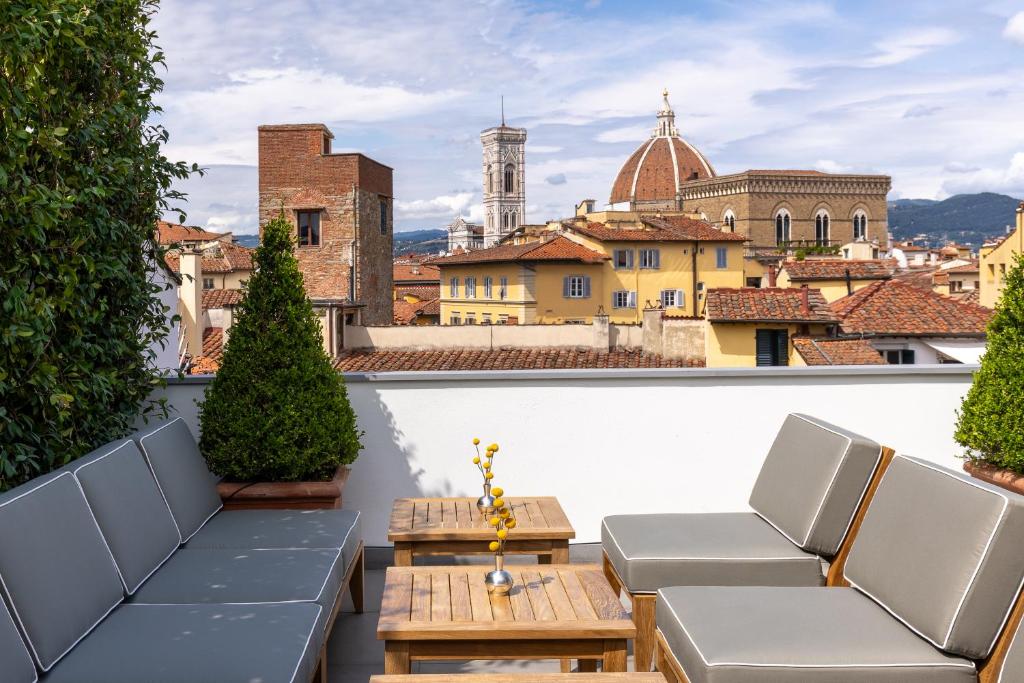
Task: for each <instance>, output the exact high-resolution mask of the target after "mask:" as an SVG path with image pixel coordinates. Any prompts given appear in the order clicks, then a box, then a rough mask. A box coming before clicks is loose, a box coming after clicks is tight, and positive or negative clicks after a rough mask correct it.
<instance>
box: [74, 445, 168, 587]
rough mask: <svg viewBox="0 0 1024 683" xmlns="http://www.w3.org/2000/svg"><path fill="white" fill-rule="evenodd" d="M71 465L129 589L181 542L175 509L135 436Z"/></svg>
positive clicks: (99, 450)
mask: <svg viewBox="0 0 1024 683" xmlns="http://www.w3.org/2000/svg"><path fill="white" fill-rule="evenodd" d="M71 466H72V467H73V468H74V470H73V472H74V475H75V477H76V478H77V479H78V483H79V484H81V486H82V491H84V492H85V498H86V500H87V501H88V502H89V507H90V508H92V512H93V514H94V515H95V516H96V522H97V523H98V524H99V525H100V531H102V532H103V536H104V538H106V539H107V545H109V546H110V552H111V553H113V555H114V562H116V563H117V568H118V570H119V572H120V574H121V580H122V582H123V583H124V587H125V590H126V591H127V593H128V594H129V595H131V594H132V593H134V592H135V591H136V589H138V587H139V586H141V585H142V582H143V581H145V580H146V579H147V578H149V575H150V574H152V573H153V572H154V571H156V569H157V567H159V566H160V565H161V564H163V563H164V561H165V560H166V559H167V558H168V557H170V556H171V553H173V552H174V551H175V550H177V548H178V545H179V544H180V543H181V538H180V536H179V535H178V527H176V526H175V525H174V519H173V518H172V517H171V511H170V510H168V509H167V504H166V503H165V502H164V499H163V496H161V495H160V489H158V488H157V486H156V480H155V479H153V473H152V472H150V470H149V467H148V466H147V465H146V461H145V460H144V459H143V457H142V453H140V452H139V448H138V446H136V445H135V442H134V441H132V440H131V439H121V440H120V441H114V442H113V443H109V444H107V445H106V446H104V447H103V448H99V449H97V450H95V451H93V452H92V453H90V454H88V455H86V456H84V457H82V458H81V459H79V460H77V461H75V462H74V463H72V465H71Z"/></svg>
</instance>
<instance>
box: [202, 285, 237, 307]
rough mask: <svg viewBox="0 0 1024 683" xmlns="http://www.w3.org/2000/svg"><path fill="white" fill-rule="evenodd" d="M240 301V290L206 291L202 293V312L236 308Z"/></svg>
mask: <svg viewBox="0 0 1024 683" xmlns="http://www.w3.org/2000/svg"><path fill="white" fill-rule="evenodd" d="M241 300H242V290H240V289H207V290H204V291H203V310H206V309H208V308H224V307H226V306H236V305H237V304H238V303H239V302H240V301H241Z"/></svg>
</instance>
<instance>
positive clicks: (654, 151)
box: [609, 136, 715, 204]
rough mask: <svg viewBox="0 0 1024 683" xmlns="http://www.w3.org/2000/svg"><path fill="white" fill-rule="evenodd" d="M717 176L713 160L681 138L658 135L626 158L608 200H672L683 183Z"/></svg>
mask: <svg viewBox="0 0 1024 683" xmlns="http://www.w3.org/2000/svg"><path fill="white" fill-rule="evenodd" d="M714 177H715V170H714V169H713V168H711V164H709V163H708V162H707V160H706V159H705V158H704V157H703V156H702V155H701V154H700V152H698V151H697V150H696V149H694V148H693V147H691V146H690V145H689V144H687V143H686V142H684V141H683V139H682V138H679V137H674V136H673V137H656V138H652V139H650V140H648V141H646V142H644V143H643V144H642V145H640V147H638V148H637V150H636V151H635V152H633V154H632V155H630V157H629V158H628V159H626V163H625V164H623V165H622V168H621V169H620V170H619V175H618V176H617V177H616V178H615V182H614V183H613V184H612V193H611V198H610V200H609V201H610V202H611V203H612V204H618V203H619V202H630V201H640V202H642V201H650V200H658V199H661V200H673V199H675V198H676V196H677V195H678V193H679V188H680V185H682V184H683V183H685V182H688V181H690V180H704V179H706V178H714Z"/></svg>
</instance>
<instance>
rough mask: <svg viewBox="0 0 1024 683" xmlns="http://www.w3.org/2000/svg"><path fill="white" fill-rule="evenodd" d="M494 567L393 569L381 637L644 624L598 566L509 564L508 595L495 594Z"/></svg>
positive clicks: (600, 633) (503, 634)
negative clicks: (491, 585)
mask: <svg viewBox="0 0 1024 683" xmlns="http://www.w3.org/2000/svg"><path fill="white" fill-rule="evenodd" d="M490 569H491V567H488V566H470V565H463V566H456V567H389V568H388V570H387V579H386V581H385V584H384V597H383V602H382V605H381V611H380V621H379V622H378V624H377V638H378V639H380V640H533V639H553V638H565V639H589V638H595V639H599V638H634V637H635V636H636V627H635V626H634V625H633V622H632V620H631V619H630V618H629V614H628V613H627V612H626V610H625V609H623V607H622V603H620V602H619V598H618V596H617V595H615V593H613V592H612V589H611V586H609V585H608V580H607V579H605V577H604V574H603V573H602V572H601V567H600V566H599V565H596V564H547V565H507V566H506V567H505V569H507V570H508V571H509V572H511V574H512V576H513V577H514V579H515V585H514V586H513V588H512V591H511V592H510V593H509V594H508V595H503V596H497V595H490V594H488V593H487V587H486V586H485V585H484V574H486V573H487V572H488V571H489V570H490Z"/></svg>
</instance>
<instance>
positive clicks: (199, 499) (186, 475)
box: [134, 417, 222, 543]
mask: <svg viewBox="0 0 1024 683" xmlns="http://www.w3.org/2000/svg"><path fill="white" fill-rule="evenodd" d="M134 438H135V440H136V442H137V443H138V444H139V447H140V448H141V449H142V452H143V454H144V455H145V456H146V461H147V462H148V463H149V467H150V469H151V470H152V471H153V474H154V475H155V476H156V483H157V485H158V486H159V487H160V492H161V493H162V494H163V497H164V500H166V501H167V507H169V508H170V509H171V515H172V516H173V517H174V522H175V524H177V526H178V534H179V535H180V536H181V542H182V543H184V542H185V541H187V540H188V539H190V538H191V537H192V535H193V534H195V533H196V532H197V531H199V528H200V527H202V526H203V524H205V523H206V521H207V520H208V519H210V517H213V516H214V515H215V514H217V511H218V510H220V509H221V506H222V505H221V501H220V496H219V495H217V480H216V479H215V478H214V476H213V475H212V474H210V470H209V469H208V468H207V467H206V461H205V460H204V459H203V456H202V454H201V453H200V452H199V446H198V445H197V444H196V440H195V438H194V437H193V436H192V432H190V431H189V429H188V425H186V424H185V421H184V420H183V419H181V418H180V417H178V418H175V419H173V420H171V421H170V422H164V423H163V424H160V425H158V426H156V427H154V428H153V429H149V430H146V431H143V432H139V433H137V434H135V436H134Z"/></svg>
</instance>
